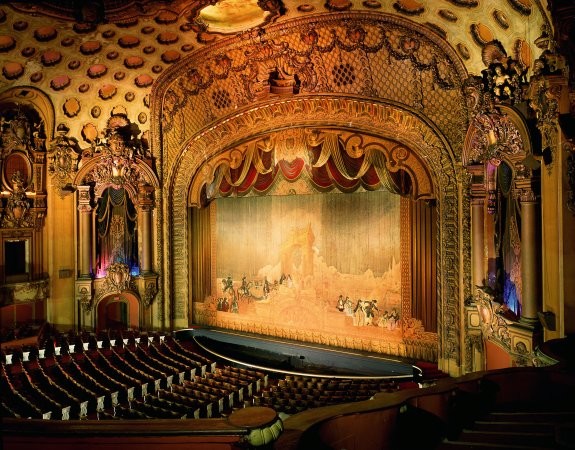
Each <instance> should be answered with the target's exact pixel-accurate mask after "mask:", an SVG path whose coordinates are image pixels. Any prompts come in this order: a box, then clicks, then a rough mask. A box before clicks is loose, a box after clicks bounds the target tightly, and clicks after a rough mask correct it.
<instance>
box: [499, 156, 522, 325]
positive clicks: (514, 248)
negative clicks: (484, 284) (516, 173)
mask: <svg viewBox="0 0 575 450" xmlns="http://www.w3.org/2000/svg"><path fill="white" fill-rule="evenodd" d="M497 185H498V188H499V193H500V196H499V199H500V201H499V202H498V208H497V217H496V219H497V236H496V240H497V242H496V245H497V247H498V248H497V252H498V261H499V267H498V268H497V272H498V273H497V282H498V286H497V289H498V291H499V292H501V293H502V294H503V301H504V303H505V304H506V305H507V306H508V307H509V308H510V309H511V310H512V311H513V312H514V313H515V314H517V315H518V316H520V315H521V300H522V295H521V294H522V292H521V284H522V283H521V238H520V235H521V215H520V207H519V205H518V200H517V199H516V198H514V196H513V171H512V170H511V168H510V167H509V166H508V165H507V164H506V163H504V162H503V163H501V165H500V166H499V167H498V170H497Z"/></svg>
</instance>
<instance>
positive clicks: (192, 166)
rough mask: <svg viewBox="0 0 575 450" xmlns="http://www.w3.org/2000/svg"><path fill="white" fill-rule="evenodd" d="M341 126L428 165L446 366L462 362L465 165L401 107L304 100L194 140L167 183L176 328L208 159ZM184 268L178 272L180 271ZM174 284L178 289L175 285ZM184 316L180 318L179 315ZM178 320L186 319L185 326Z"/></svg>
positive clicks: (277, 105)
mask: <svg viewBox="0 0 575 450" xmlns="http://www.w3.org/2000/svg"><path fill="white" fill-rule="evenodd" d="M286 123H289V124H290V126H291V127H306V126H307V127H310V126H313V127H317V128H327V127H329V128H339V129H343V130H349V131H354V132H365V133H367V134H370V135H376V136H381V137H382V138H384V139H390V140H394V141H397V142H401V143H403V144H404V145H405V146H406V147H408V148H409V149H411V151H413V152H415V153H416V154H417V155H418V156H419V158H420V159H421V160H423V161H425V162H426V164H427V168H428V170H429V173H430V174H431V178H432V180H433V184H434V191H435V192H436V194H437V208H438V243H440V245H438V250H437V252H438V254H437V260H438V277H437V278H438V279H437V286H438V335H439V349H438V350H439V358H440V364H441V365H442V366H443V367H444V368H446V367H447V365H448V364H449V363H448V361H450V360H454V361H456V362H457V364H459V362H460V359H461V355H460V343H459V333H460V327H461V324H460V316H461V315H460V312H459V308H460V303H461V302H460V298H462V295H463V293H462V286H461V282H460V280H459V273H460V267H461V265H462V259H463V257H462V251H461V250H460V249H461V247H462V243H461V237H460V236H461V235H462V227H461V225H460V221H461V219H460V209H459V205H460V203H461V194H460V192H459V189H458V185H459V184H460V182H461V180H460V176H461V171H460V170H459V162H458V161H457V160H456V158H455V157H454V154H453V150H452V148H451V147H450V145H449V143H448V142H447V140H446V139H445V138H444V137H443V135H442V134H441V133H440V132H439V130H438V129H437V127H436V126H435V125H434V124H432V123H431V122H430V121H428V120H426V119H425V118H424V117H423V116H421V115H419V114H417V113H416V112H415V111H411V110H408V109H406V108H405V107H402V106H400V105H397V104H391V103H387V104H386V103H381V102H374V101H370V100H365V99H357V98H351V97H334V96H317V95H316V96H301V97H300V96H298V97H297V98H295V97H294V98H290V99H289V100H281V99H280V100H278V101H275V102H271V103H269V104H267V105H259V106H257V107H254V108H251V109H247V110H244V111H242V112H241V113H238V114H236V115H234V116H232V117H228V118H226V119H225V120H221V121H219V122H217V123H215V124H214V125H213V126H211V127H210V128H209V129H206V130H203V131H202V132H201V133H199V134H197V135H196V136H194V137H193V138H192V139H190V140H189V141H188V142H187V143H186V145H185V146H184V147H183V148H182V150H181V152H180V154H179V158H178V162H177V166H176V168H175V169H174V170H173V172H172V174H173V176H172V177H170V179H169V180H166V183H165V184H164V186H165V189H166V191H165V192H164V199H165V201H166V204H165V209H164V214H166V219H165V222H164V223H165V224H166V229H165V231H166V233H165V234H164V238H165V239H166V241H165V242H166V245H165V247H164V248H165V249H166V251H167V252H166V253H167V254H166V261H165V266H164V267H165V270H167V273H170V274H172V278H171V280H166V282H167V283H166V291H165V292H166V294H167V296H166V298H167V299H169V300H170V302H173V305H170V306H171V307H173V310H174V312H175V319H176V325H177V326H178V325H182V326H184V325H185V326H187V316H188V314H187V312H188V311H187V308H188V306H189V304H190V302H191V301H192V300H193V299H190V298H189V296H190V289H189V286H188V283H189V275H190V272H189V267H188V265H189V248H190V236H189V216H188V207H189V204H188V193H189V191H190V188H191V184H192V182H193V178H194V177H195V176H197V173H198V171H199V170H200V168H201V165H202V164H203V162H204V161H206V160H209V159H211V158H213V157H215V156H216V155H218V154H219V153H220V152H221V151H222V149H226V148H231V147H233V146H236V145H241V143H242V142H246V141H247V140H249V139H253V138H254V136H264V135H265V134H267V133H271V132H273V131H274V130H278V129H279V128H282V127H285V126H286ZM176 267H177V268H178V270H177V271H176V270H173V269H174V268H176ZM169 281H171V283H172V284H171V285H170V284H168V282H169ZM178 314H180V316H178ZM178 319H183V320H182V322H181V323H178V322H177V321H178Z"/></svg>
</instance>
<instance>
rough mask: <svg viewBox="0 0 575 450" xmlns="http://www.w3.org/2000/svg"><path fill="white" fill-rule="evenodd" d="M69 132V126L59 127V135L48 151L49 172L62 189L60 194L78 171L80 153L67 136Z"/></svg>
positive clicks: (57, 185)
mask: <svg viewBox="0 0 575 450" xmlns="http://www.w3.org/2000/svg"><path fill="white" fill-rule="evenodd" d="M67 132H68V129H67V128H64V127H59V129H58V135H57V136H56V139H55V140H54V141H53V143H52V144H51V145H50V150H49V152H48V173H49V174H50V175H51V176H52V178H53V182H54V184H55V185H56V187H58V188H59V189H60V195H62V193H63V191H62V190H61V189H62V188H63V187H64V186H66V185H67V184H69V183H71V182H72V179H73V176H74V175H75V174H76V172H77V171H78V158H79V155H78V153H77V152H76V143H75V142H74V140H73V139H71V138H69V137H67V136H66V134H67Z"/></svg>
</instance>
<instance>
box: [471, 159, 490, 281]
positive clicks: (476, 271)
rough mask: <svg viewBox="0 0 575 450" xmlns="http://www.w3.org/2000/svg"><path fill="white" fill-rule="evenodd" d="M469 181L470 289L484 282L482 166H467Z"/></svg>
mask: <svg viewBox="0 0 575 450" xmlns="http://www.w3.org/2000/svg"><path fill="white" fill-rule="evenodd" d="M467 170H468V172H469V173H470V174H471V176H472V180H474V181H473V182H472V183H471V290H472V292H475V287H476V286H483V285H484V284H486V280H485V217H484V214H485V183H484V181H483V179H484V171H485V169H484V166H483V164H476V165H473V166H468V167H467Z"/></svg>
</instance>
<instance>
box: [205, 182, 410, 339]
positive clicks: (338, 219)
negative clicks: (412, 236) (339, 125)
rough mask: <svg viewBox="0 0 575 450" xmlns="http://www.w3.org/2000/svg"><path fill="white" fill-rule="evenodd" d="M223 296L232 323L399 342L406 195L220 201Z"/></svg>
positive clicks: (215, 303) (218, 304) (219, 304)
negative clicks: (403, 197)
mask: <svg viewBox="0 0 575 450" xmlns="http://www.w3.org/2000/svg"><path fill="white" fill-rule="evenodd" d="M216 211H217V213H216V219H215V221H216V223H215V229H216V236H217V237H216V277H217V282H216V283H215V286H216V292H213V293H212V296H211V298H210V299H208V301H207V302H206V304H205V307H208V308H209V307H210V306H209V305H210V304H211V305H212V307H213V309H215V310H216V311H218V313H233V314H234V316H233V317H236V318H235V319H234V318H233V317H231V316H226V320H248V319H249V320H251V321H260V322H261V323H265V324H266V325H273V324H278V325H280V324H281V325H282V326H290V327H294V328H299V329H301V330H306V331H319V332H322V331H325V332H331V333H342V332H343V333H345V334H346V335H348V336H350V335H351V336H368V337H372V338H378V337H382V336H385V338H386V339H390V338H391V339H393V338H394V335H397V339H400V325H399V324H400V312H401V279H400V276H401V272H400V263H399V261H400V257H399V249H400V229H399V228H400V198H399V196H398V195H395V194H392V193H389V192H384V191H377V192H359V193H354V194H345V195H343V194H340V193H337V194H335V193H334V194H327V195H326V194H315V195H297V196H296V195H291V196H265V197H249V198H243V199H238V198H234V199H218V204H217V208H216Z"/></svg>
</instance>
